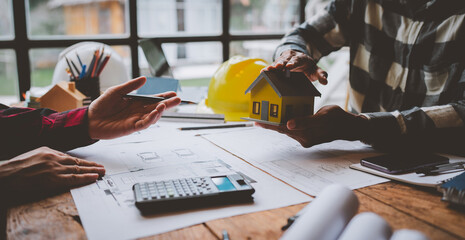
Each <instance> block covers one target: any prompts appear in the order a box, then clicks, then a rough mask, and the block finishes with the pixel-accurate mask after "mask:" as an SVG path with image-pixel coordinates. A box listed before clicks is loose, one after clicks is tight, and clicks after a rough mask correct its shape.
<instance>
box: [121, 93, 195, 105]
mask: <svg viewBox="0 0 465 240" xmlns="http://www.w3.org/2000/svg"><path fill="white" fill-rule="evenodd" d="M124 98H128V99H137V100H145V101H150V102H154V103H156V102H161V101H163V100H166V99H168V98H164V97H155V96H149V95H138V94H132V93H128V94H126V95H124ZM181 103H186V104H197V103H196V102H192V101H186V100H181Z"/></svg>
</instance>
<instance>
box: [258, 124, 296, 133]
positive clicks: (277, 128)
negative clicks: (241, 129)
mask: <svg viewBox="0 0 465 240" xmlns="http://www.w3.org/2000/svg"><path fill="white" fill-rule="evenodd" d="M255 125H256V126H259V127H262V128H265V129H269V130H273V131H277V132H280V133H285V132H287V131H288V129H287V128H286V127H283V126H275V125H271V124H264V123H255Z"/></svg>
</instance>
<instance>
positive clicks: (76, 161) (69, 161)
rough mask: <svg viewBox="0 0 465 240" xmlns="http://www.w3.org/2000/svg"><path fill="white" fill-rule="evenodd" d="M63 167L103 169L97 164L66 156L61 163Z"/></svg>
mask: <svg viewBox="0 0 465 240" xmlns="http://www.w3.org/2000/svg"><path fill="white" fill-rule="evenodd" d="M59 162H60V163H61V164H63V165H80V166H89V167H103V165H101V164H98V163H96V162H92V161H87V160H84V159H80V158H77V157H72V156H66V157H64V158H62V159H61V160H60V161H59Z"/></svg>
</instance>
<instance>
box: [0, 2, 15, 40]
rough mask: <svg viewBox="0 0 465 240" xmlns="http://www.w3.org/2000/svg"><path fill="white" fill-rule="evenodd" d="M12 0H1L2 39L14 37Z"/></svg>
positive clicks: (0, 29) (0, 35)
mask: <svg viewBox="0 0 465 240" xmlns="http://www.w3.org/2000/svg"><path fill="white" fill-rule="evenodd" d="M11 1H12V0H0V39H12V38H13V24H12V23H13V16H12V13H13V8H12V2H11Z"/></svg>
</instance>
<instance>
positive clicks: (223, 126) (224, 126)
mask: <svg viewBox="0 0 465 240" xmlns="http://www.w3.org/2000/svg"><path fill="white" fill-rule="evenodd" d="M252 126H253V123H250V122H248V123H237V124H222V125H210V126H200V127H182V128H178V129H179V130H181V131H186V130H202V129H217V128H236V127H252Z"/></svg>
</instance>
